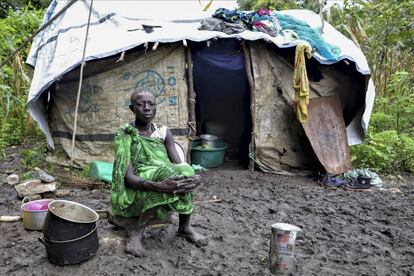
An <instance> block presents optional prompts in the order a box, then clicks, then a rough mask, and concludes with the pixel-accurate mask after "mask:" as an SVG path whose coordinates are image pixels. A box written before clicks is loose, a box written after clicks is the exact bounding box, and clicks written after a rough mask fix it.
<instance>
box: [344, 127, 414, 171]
mask: <svg viewBox="0 0 414 276" xmlns="http://www.w3.org/2000/svg"><path fill="white" fill-rule="evenodd" d="M351 154H352V162H353V165H354V167H358V168H372V169H374V170H375V171H377V172H382V173H391V174H393V173H396V172H399V171H408V172H414V139H413V138H412V136H408V135H406V134H398V132H397V131H395V130H386V131H381V132H377V133H370V134H369V135H368V137H367V139H366V141H365V143H364V144H361V145H357V146H354V147H352V148H351Z"/></svg>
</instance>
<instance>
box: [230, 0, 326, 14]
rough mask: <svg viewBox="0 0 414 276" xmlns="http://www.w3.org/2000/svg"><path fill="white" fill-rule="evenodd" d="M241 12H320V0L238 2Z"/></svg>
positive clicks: (239, 0) (240, 0)
mask: <svg viewBox="0 0 414 276" xmlns="http://www.w3.org/2000/svg"><path fill="white" fill-rule="evenodd" d="M237 3H238V4H239V8H240V9H241V10H258V9H270V10H286V9H309V10H313V11H318V10H319V2H318V0H301V1H296V0H237Z"/></svg>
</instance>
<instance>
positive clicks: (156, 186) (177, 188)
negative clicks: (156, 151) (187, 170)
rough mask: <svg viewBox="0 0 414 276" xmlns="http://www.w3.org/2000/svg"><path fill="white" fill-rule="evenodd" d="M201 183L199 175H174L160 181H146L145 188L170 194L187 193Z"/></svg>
mask: <svg viewBox="0 0 414 276" xmlns="http://www.w3.org/2000/svg"><path fill="white" fill-rule="evenodd" d="M200 184H201V177H200V176H199V175H193V176H188V177H184V176H174V177H170V178H167V179H164V180H163V181H160V182H153V181H145V184H144V187H145V190H148V191H155V192H160V193H169V194H185V193H189V192H192V191H193V190H194V188H196V187H197V186H198V185H200Z"/></svg>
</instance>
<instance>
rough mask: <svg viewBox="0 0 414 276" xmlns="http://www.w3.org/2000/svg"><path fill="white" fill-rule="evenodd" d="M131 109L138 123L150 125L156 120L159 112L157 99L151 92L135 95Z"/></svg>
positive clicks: (132, 98)
mask: <svg viewBox="0 0 414 276" xmlns="http://www.w3.org/2000/svg"><path fill="white" fill-rule="evenodd" d="M129 108H130V109H131V111H132V112H134V114H135V120H136V121H137V122H138V123H149V122H151V121H152V120H153V119H154V117H155V113H156V111H157V106H156V104H155V97H154V95H152V93H150V92H141V93H136V94H135V93H134V94H133V95H132V97H131V105H130V106H129Z"/></svg>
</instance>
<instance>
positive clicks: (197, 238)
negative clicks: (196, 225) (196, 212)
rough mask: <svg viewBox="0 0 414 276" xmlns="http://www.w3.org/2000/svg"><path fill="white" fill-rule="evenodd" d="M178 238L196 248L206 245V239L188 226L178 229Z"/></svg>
mask: <svg viewBox="0 0 414 276" xmlns="http://www.w3.org/2000/svg"><path fill="white" fill-rule="evenodd" d="M178 236H181V237H184V238H186V239H187V240H188V241H189V242H192V243H194V244H195V245H196V246H198V247H202V246H205V245H207V244H208V239H207V238H206V237H204V236H203V235H201V234H199V233H197V232H196V231H195V230H194V229H193V227H191V226H190V225H188V226H184V227H179V229H178Z"/></svg>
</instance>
